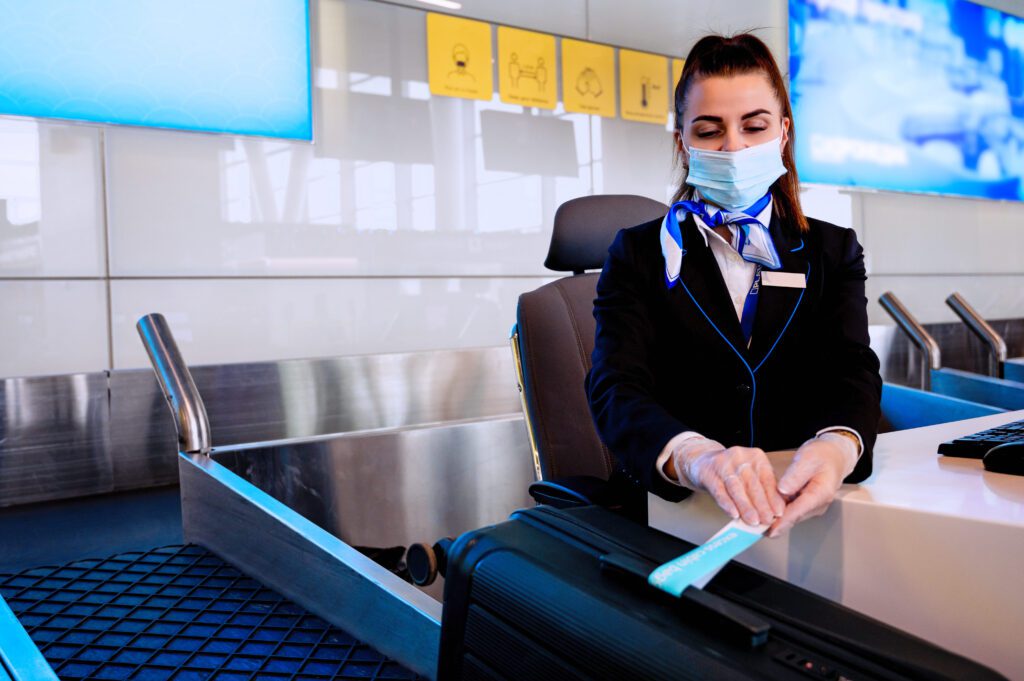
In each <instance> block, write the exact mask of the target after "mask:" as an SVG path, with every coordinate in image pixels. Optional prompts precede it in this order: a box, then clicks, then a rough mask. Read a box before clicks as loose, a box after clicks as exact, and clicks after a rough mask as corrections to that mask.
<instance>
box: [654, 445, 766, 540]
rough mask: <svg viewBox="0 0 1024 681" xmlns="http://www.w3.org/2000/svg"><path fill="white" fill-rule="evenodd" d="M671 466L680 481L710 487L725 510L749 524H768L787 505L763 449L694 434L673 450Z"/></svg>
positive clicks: (691, 485)
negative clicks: (734, 445)
mask: <svg viewBox="0 0 1024 681" xmlns="http://www.w3.org/2000/svg"><path fill="white" fill-rule="evenodd" d="M671 466H672V469H671V470H674V471H675V475H676V477H677V478H678V479H679V480H680V482H682V483H683V484H688V485H689V486H690V487H692V488H694V489H704V490H707V491H708V493H710V494H711V496H712V497H714V499H715V501H716V502H717V503H718V505H719V506H721V507H722V510H724V511H725V512H726V513H728V514H729V515H730V516H731V517H733V518H739V517H741V516H742V518H743V521H744V522H746V523H747V524H749V525H768V524H769V523H771V522H772V521H774V520H775V519H776V518H777V517H778V516H781V515H782V513H783V512H784V510H785V508H786V502H785V500H784V499H783V498H782V496H781V495H780V494H779V492H778V488H777V486H776V484H775V471H773V470H772V465H771V463H770V462H769V461H768V457H767V456H766V455H765V453H764V450H762V449H758V448H750V447H728V448H726V447H724V446H723V445H722V444H721V443H719V442H716V441H714V440H709V439H707V438H703V437H701V438H693V439H689V440H685V441H684V442H683V443H682V444H680V445H679V446H678V447H677V448H676V449H674V450H673V451H672V456H671ZM683 476H685V478H684V477H683Z"/></svg>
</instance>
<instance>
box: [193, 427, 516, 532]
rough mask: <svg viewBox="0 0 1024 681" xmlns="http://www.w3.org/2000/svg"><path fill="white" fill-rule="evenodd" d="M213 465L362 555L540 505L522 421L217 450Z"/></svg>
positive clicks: (367, 434) (425, 428)
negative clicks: (366, 549)
mask: <svg viewBox="0 0 1024 681" xmlns="http://www.w3.org/2000/svg"><path fill="white" fill-rule="evenodd" d="M213 458H214V460H216V461H217V462H218V463H220V464H222V465H224V466H225V467H226V468H228V469H229V470H231V471H232V472H234V473H236V474H237V475H239V476H241V477H242V478H243V479H245V480H246V481H248V482H250V483H252V484H253V485H255V486H256V487H258V488H260V489H261V490H263V491H264V492H266V493H268V494H270V495H271V496H272V497H274V498H275V499H277V500H278V501H280V502H282V503H284V504H286V505H287V506H288V507H289V508H291V509H292V510H294V511H296V512H298V513H300V514H302V516H303V517H305V518H307V519H309V520H310V521H312V522H314V523H316V524H317V525H319V526H320V527H322V528H324V529H325V530H327V531H329V532H331V533H332V534H334V535H335V536H337V537H340V538H341V539H343V540H344V541H346V542H347V543H349V544H354V545H357V546H376V547H388V546H407V545H408V544H410V543H412V542H417V541H422V542H430V543H432V542H434V541H435V540H436V539H438V538H440V537H444V536H451V537H454V536H456V535H458V534H461V533H463V532H465V531H467V530H470V529H474V528H477V527H481V526H483V525H490V524H493V523H496V522H500V521H502V520H505V519H506V518H508V516H509V514H510V513H511V512H512V511H514V510H516V509H517V508H522V507H524V506H532V505H533V502H532V501H531V500H530V496H529V494H528V493H527V487H528V486H529V485H530V483H532V482H533V481H534V471H533V457H532V455H531V452H530V441H529V437H528V436H527V432H526V426H525V423H524V421H523V417H522V416H521V415H515V416H510V417H506V418H501V419H489V420H483V421H473V422H467V423H461V424H446V425H443V426H427V427H421V428H408V429H401V430H394V431H385V432H379V433H351V434H344V435H338V436H330V437H324V438H317V439H313V440H300V441H295V442H280V443H268V444H267V445H266V446H254V447H240V448H227V449H221V448H217V449H215V450H214V452H213Z"/></svg>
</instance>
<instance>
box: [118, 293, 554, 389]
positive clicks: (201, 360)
mask: <svg viewBox="0 0 1024 681" xmlns="http://www.w3.org/2000/svg"><path fill="white" fill-rule="evenodd" d="M546 281H548V280H547V279H539V278H538V279H533V278H515V279H500V278H479V279H456V278H431V279H392V278H387V279H278V280H272V279H221V280H194V279H190V280H176V281H168V280H163V281H160V280H153V281H139V280H136V281H115V282H113V289H112V305H113V335H114V367H115V368H117V369H123V368H130V367H140V366H148V360H147V359H146V355H145V352H144V350H143V348H142V344H141V342H140V341H139V337H138V333H137V332H136V330H135V323H136V321H138V318H139V317H141V316H142V315H144V314H147V313H150V312H160V313H162V314H164V316H166V317H167V320H168V322H169V323H170V325H171V328H172V330H173V331H174V334H175V337H176V339H177V341H178V344H179V345H180V347H181V352H182V354H183V355H184V357H185V359H186V361H188V362H189V363H196V364H212V363H222V362H245V361H259V360H269V359H285V358H297V357H323V356H332V355H355V354H368V353H381V352H405V351H415V350H435V349H441V348H460V347H477V346H488V345H502V344H505V343H506V342H507V341H508V332H509V329H510V328H511V327H512V324H513V323H514V322H515V316H516V303H517V301H518V299H519V295H520V294H521V293H522V292H524V291H528V290H532V289H534V288H536V287H538V286H540V285H541V284H543V283H545V282H546ZM509 380H510V381H511V380H512V377H509Z"/></svg>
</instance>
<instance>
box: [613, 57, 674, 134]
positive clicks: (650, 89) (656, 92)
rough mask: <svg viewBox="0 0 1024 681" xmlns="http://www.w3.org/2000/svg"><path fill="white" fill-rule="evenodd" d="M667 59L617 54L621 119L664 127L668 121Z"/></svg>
mask: <svg viewBox="0 0 1024 681" xmlns="http://www.w3.org/2000/svg"><path fill="white" fill-rule="evenodd" d="M667 76H668V58H667V57H660V56H658V55H656V54H648V53H647V52H634V51H633V50H619V99H620V101H621V102H622V117H623V118H625V119H627V120H630V121H641V122H643V123H657V124H658V125H665V123H666V121H667V120H668V87H667V82H666V78H667Z"/></svg>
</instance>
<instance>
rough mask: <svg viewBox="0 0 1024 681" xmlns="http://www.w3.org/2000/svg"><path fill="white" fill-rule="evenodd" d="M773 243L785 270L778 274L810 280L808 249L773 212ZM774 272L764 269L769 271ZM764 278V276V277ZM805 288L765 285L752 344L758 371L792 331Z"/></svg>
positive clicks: (752, 358) (770, 228)
mask: <svg viewBox="0 0 1024 681" xmlns="http://www.w3.org/2000/svg"><path fill="white" fill-rule="evenodd" d="M769 231H770V232H771V235H772V242H773V243H774V244H775V250H776V251H778V254H779V259H780V260H781V261H782V267H781V268H780V269H779V270H775V271H778V272H794V273H798V274H801V275H805V276H807V277H808V278H809V277H810V272H809V270H808V262H809V260H808V258H807V249H806V248H805V247H804V240H803V238H802V237H800V236H796V237H792V236H789V235H787V234H785V233H784V232H783V230H782V225H781V223H780V220H779V218H778V216H777V215H775V214H774V213H773V215H772V222H771V225H770V226H769ZM769 271H771V270H767V269H765V270H763V272H769ZM762 276H763V274H762ZM805 290H806V289H802V288H787V287H781V286H764V285H763V284H762V286H761V288H760V291H759V292H758V302H757V313H756V315H755V316H754V332H753V336H752V337H751V341H750V358H751V362H752V363H751V367H752V368H753V369H754V370H755V371H756V370H757V368H758V367H760V366H761V364H763V363H764V362H765V360H767V359H768V357H769V356H770V355H771V353H772V351H773V350H774V349H775V346H776V345H777V344H778V342H779V341H780V340H781V338H782V337H783V335H785V334H786V333H787V332H790V329H789V323H790V320H791V319H792V318H793V317H794V316H796V310H797V308H798V307H799V305H800V304H801V303H802V301H803V297H804V292H805Z"/></svg>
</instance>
